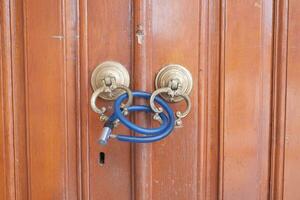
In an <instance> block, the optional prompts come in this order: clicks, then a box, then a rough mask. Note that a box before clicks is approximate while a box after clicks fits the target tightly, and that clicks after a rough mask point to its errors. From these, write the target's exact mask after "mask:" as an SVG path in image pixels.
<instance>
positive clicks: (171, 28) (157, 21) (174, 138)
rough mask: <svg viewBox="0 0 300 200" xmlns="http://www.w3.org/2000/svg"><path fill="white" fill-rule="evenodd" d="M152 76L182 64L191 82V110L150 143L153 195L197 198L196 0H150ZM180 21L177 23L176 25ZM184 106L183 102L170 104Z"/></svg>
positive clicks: (198, 6)
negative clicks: (180, 122) (181, 125)
mask: <svg viewBox="0 0 300 200" xmlns="http://www.w3.org/2000/svg"><path fill="white" fill-rule="evenodd" d="M151 9H152V16H151V18H152V19H151V20H152V22H153V23H152V33H151V34H152V38H153V39H152V46H153V50H152V58H151V59H152V71H153V72H152V73H153V76H152V80H154V79H155V76H154V75H155V74H156V73H158V72H159V70H160V69H161V68H162V67H163V66H165V65H167V64H170V63H175V64H181V65H183V66H185V67H186V68H187V69H188V70H189V71H190V72H191V73H192V75H193V81H194V83H195V85H194V87H193V90H192V92H191V95H190V97H191V100H192V110H193V111H194V112H191V113H190V114H189V116H188V117H187V118H186V119H184V120H183V122H184V128H182V129H175V130H174V131H173V133H172V134H171V135H170V136H169V137H168V138H166V139H164V140H162V141H160V142H157V143H155V144H153V160H152V163H153V165H152V177H153V179H152V182H153V183H152V184H153V189H152V190H153V194H152V195H153V199H174V200H175V199H176V200H177V199H178V200H179V199H197V196H198V173H199V171H198V148H199V146H198V145H199V140H200V137H199V124H198V122H199V115H198V109H199V105H198V104H197V103H196V102H198V100H199V90H198V81H199V79H198V78H199V32H200V31H199V30H200V27H199V23H200V22H199V19H200V2H199V1H196V0H193V1H189V3H188V4H187V3H186V2H185V1H183V0H176V1H173V0H172V1H169V0H167V1H157V0H154V1H152V6H151ZM179 24H180V25H179ZM172 107H173V108H174V110H175V111H176V110H183V109H185V105H184V103H183V102H182V103H179V104H174V105H172Z"/></svg>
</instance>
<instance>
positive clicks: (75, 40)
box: [0, 0, 300, 200]
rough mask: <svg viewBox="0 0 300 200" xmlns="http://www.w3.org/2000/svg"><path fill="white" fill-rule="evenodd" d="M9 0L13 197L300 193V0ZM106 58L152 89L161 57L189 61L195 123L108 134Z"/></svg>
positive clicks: (189, 199) (0, 143)
mask: <svg viewBox="0 0 300 200" xmlns="http://www.w3.org/2000/svg"><path fill="white" fill-rule="evenodd" d="M0 4H1V5H0V11H1V12H0V17H1V18H0V19H1V20H0V44H1V46H0V65H1V68H0V89H1V90H0V92H1V93H0V94H1V95H0V97H1V98H0V106H1V109H0V113H1V114H0V122H1V123H0V128H1V129H0V130H1V132H0V133H1V134H0V147H1V148H0V199H1V200H74V199H78V200H79V199H82V200H133V199H134V200H152V199H153V200H196V199H198V200H223V199H224V200H240V199H244V200H246V199H247V200H254V199H261V200H267V199H272V200H297V199H300V191H299V184H300V173H299V168H300V78H299V77H300V53H299V52H300V26H299V20H300V2H299V1H297V0H274V1H273V0H248V1H246V0H238V1H233V0H231V1H230V0H190V1H186V0H133V1H131V0H55V1H41V0H2V1H0ZM138 37H140V38H142V40H141V41H138V40H137V39H138ZM106 60H114V61H118V62H120V63H122V64H123V65H125V66H126V67H127V69H128V71H129V73H130V75H131V88H133V89H136V90H145V91H149V92H150V91H153V90H154V78H155V75H156V73H157V72H158V71H159V70H160V69H161V68H162V66H164V65H166V64H169V63H176V64H181V65H184V66H186V68H187V69H188V70H190V72H191V73H192V75H193V80H194V87H193V91H192V93H191V96H190V97H191V99H192V112H191V113H190V114H189V116H188V117H187V118H186V119H184V128H181V129H176V130H175V131H174V132H173V133H172V135H170V136H169V137H167V138H165V139H164V140H162V141H160V142H157V143H153V144H136V145H133V144H129V143H121V142H118V141H110V142H109V144H108V145H107V146H105V147H103V146H99V145H98V143H97V138H98V136H99V134H100V131H101V128H102V123H101V122H100V121H99V119H98V116H97V115H96V114H95V113H94V112H92V110H91V109H90V106H89V99H90V96H91V94H92V88H91V85H90V76H91V73H92V71H93V69H94V68H95V67H96V66H97V65H98V64H99V63H101V62H104V61H106ZM99 102H101V103H103V104H104V105H108V106H109V105H111V102H107V101H102V100H99ZM172 107H173V108H174V109H184V104H183V103H180V104H175V105H173V106H172ZM132 119H133V120H134V121H135V122H136V123H138V124H141V125H144V126H151V120H150V118H149V116H147V115H143V114H141V115H135V116H134V117H132ZM119 130H120V132H121V131H122V132H125V133H128V134H131V133H130V132H129V131H128V130H127V129H126V128H121V129H119ZM100 152H103V153H105V155H106V158H105V164H104V165H99V162H98V159H99V153H100Z"/></svg>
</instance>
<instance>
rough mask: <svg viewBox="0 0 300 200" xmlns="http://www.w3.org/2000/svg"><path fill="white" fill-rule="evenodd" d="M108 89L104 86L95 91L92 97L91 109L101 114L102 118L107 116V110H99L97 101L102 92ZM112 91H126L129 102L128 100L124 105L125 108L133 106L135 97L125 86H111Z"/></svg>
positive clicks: (103, 108)
mask: <svg viewBox="0 0 300 200" xmlns="http://www.w3.org/2000/svg"><path fill="white" fill-rule="evenodd" d="M106 88H107V87H106V86H102V87H100V88H98V89H97V90H95V91H94V93H93V94H92V96H91V102H90V104H91V108H92V110H93V111H94V112H96V113H98V114H100V115H101V116H105V115H104V113H105V111H106V108H105V107H102V108H98V106H97V105H96V100H97V97H98V96H99V95H100V94H101V93H102V92H105V91H106ZM110 89H111V91H113V90H115V89H121V90H124V91H125V92H126V93H127V94H128V100H127V103H126V104H125V105H124V107H129V106H130V105H131V104H132V102H133V95H132V92H131V90H130V89H129V88H128V87H126V86H123V85H112V86H110Z"/></svg>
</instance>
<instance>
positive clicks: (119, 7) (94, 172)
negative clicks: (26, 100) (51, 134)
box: [80, 0, 132, 200]
mask: <svg viewBox="0 0 300 200" xmlns="http://www.w3.org/2000/svg"><path fill="white" fill-rule="evenodd" d="M80 5H81V8H80V15H81V21H82V23H81V27H80V28H81V36H82V38H81V42H80V44H81V46H80V48H81V52H82V55H81V70H80V71H81V75H80V77H81V81H80V82H81V102H82V103H81V106H82V108H81V117H82V129H81V130H82V132H81V135H82V152H83V154H82V155H83V157H82V161H83V165H82V176H83V188H84V189H83V196H82V198H83V199H111V200H114V199H124V200H125V199H131V146H130V144H128V143H121V142H118V141H113V140H110V141H109V143H108V145H107V146H101V145H99V144H98V142H97V141H98V137H99V134H100V133H101V130H102V127H103V123H101V122H100V120H99V118H98V115H97V114H96V113H94V112H93V111H92V110H91V109H90V105H89V99H90V96H91V95H92V88H91V86H90V76H91V74H92V71H93V69H95V67H96V66H97V65H98V64H100V63H102V62H104V61H107V60H113V61H117V62H120V63H121V64H123V65H124V66H125V67H126V68H127V69H128V70H129V71H131V64H132V63H131V42H132V37H131V27H132V24H131V23H132V22H131V20H132V19H131V9H132V8H131V1H129V0H126V1H123V0H113V1H111V0H105V1H96V0H92V1H85V0H83V1H81V2H80ZM99 104H102V105H103V106H104V105H105V106H108V107H107V108H108V113H110V112H111V111H112V106H111V105H112V102H108V101H104V100H101V99H99ZM115 131H118V132H122V133H128V134H129V131H127V130H126V129H125V128H122V127H119V128H118V129H116V130H115ZM100 152H104V153H105V155H106V156H105V164H104V165H103V166H100V165H99V163H98V159H99V153H100ZM116 191H117V192H116Z"/></svg>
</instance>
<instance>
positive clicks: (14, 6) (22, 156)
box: [10, 0, 28, 200]
mask: <svg viewBox="0 0 300 200" xmlns="http://www.w3.org/2000/svg"><path fill="white" fill-rule="evenodd" d="M10 2H11V9H10V13H11V16H10V17H11V41H12V44H11V45H12V48H11V54H12V77H11V78H12V80H13V116H14V144H15V145H14V149H15V180H16V183H15V187H16V199H22V200H25V199H28V173H27V171H28V168H27V163H28V162H27V151H26V149H27V147H26V145H27V141H26V102H25V99H26V98H25V95H26V94H25V86H24V85H25V84H24V83H25V67H24V66H25V61H24V13H23V10H24V7H23V1H21V0H11V1H10Z"/></svg>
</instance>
